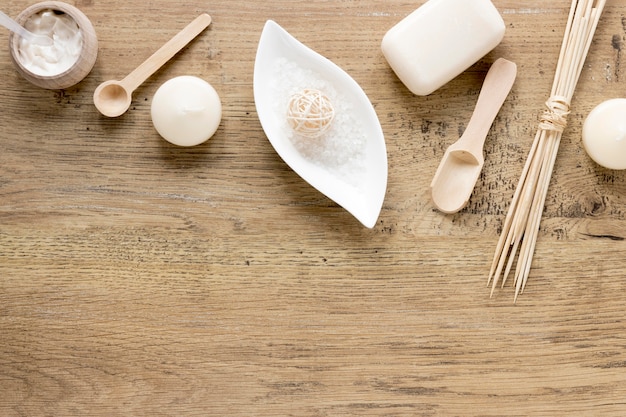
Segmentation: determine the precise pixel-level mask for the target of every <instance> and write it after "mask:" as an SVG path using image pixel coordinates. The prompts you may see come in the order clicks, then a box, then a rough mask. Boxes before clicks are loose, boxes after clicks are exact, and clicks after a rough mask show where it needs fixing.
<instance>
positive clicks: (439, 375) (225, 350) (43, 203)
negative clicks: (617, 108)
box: [0, 0, 626, 417]
mask: <svg viewBox="0 0 626 417" xmlns="http://www.w3.org/2000/svg"><path fill="white" fill-rule="evenodd" d="M422 3H423V1H421V0H419V1H414V2H409V1H385V2H381V1H378V0H361V1H345V0H321V1H301V0H297V1H287V0H276V1H265V2H249V1H240V0H213V1H210V2H206V1H198V0H193V1H186V2H175V1H166V0H154V1H149V2H129V1H121V0H109V1H94V0H77V1H75V2H72V4H75V5H76V6H78V7H79V8H80V9H81V10H82V11H83V12H84V13H85V14H86V15H87V16H88V17H89V18H90V19H91V21H92V22H93V24H94V26H95V27H96V30H97V32H98V38H99V42H100V44H99V46H100V50H99V55H98V60H97V63H96V66H95V67H94V69H93V71H92V72H91V74H90V75H89V76H88V77H87V78H86V79H85V80H84V81H83V82H81V83H80V84H78V85H76V86H74V87H71V88H68V89H66V90H44V89H40V88H38V87H34V86H32V85H30V84H28V83H27V82H26V81H24V80H23V79H22V78H20V76H19V75H18V74H17V72H16V71H15V70H14V68H13V66H12V64H11V63H10V60H9V53H8V49H7V47H6V45H5V46H4V47H2V48H1V49H0V74H1V76H0V128H1V132H2V134H1V137H0V393H1V394H0V415H1V416H3V417H15V416H143V415H145V416H209V415H210V416H435V415H481V416H499V415H502V416H504V415H506V416H529V415H538V416H539V415H586V416H591V415H602V416H609V415H615V416H618V415H625V414H626V313H625V312H624V311H625V309H626V280H625V277H624V272H625V271H626V242H625V239H626V228H625V223H626V173H625V172H623V171H611V170H608V169H603V168H601V167H599V166H598V165H596V164H595V163H593V162H592V161H591V160H590V158H589V157H588V156H587V154H586V153H585V151H584V149H583V147H582V143H581V127H582V123H583V122H584V119H585V117H586V115H587V114H588V113H589V111H591V109H592V108H593V107H595V106H596V105H597V104H599V103H600V102H602V101H604V100H606V99H609V98H614V97H620V96H626V83H625V82H624V78H626V74H625V73H624V71H623V70H625V69H626V57H624V55H623V54H622V52H623V46H624V45H625V42H626V0H614V1H609V2H608V3H609V4H608V5H607V7H606V9H605V12H604V15H603V17H602V19H601V22H600V26H599V28H598V31H597V33H596V37H595V41H594V43H593V45H592V47H591V51H590V54H589V56H588V59H587V63H586V65H585V68H584V71H583V74H582V76H581V79H580V82H579V84H578V88H577V92H576V95H575V96H574V100H573V103H572V114H571V116H570V118H569V122H570V123H569V126H568V128H567V130H566V132H565V134H564V136H563V140H562V142H561V148H560V152H559V157H558V159H557V163H556V166H555V171H554V174H553V178H552V182H551V185H550V189H549V193H548V198H547V201H546V206H545V211H544V215H543V221H542V223H541V230H540V233H539V239H538V243H537V248H536V251H535V258H534V263H533V268H532V271H531V275H530V280H529V283H528V286H527V288H526V291H525V292H524V294H523V295H522V296H521V297H520V298H519V299H518V301H517V303H516V304H514V303H513V288H512V286H511V283H510V282H509V283H507V285H506V286H505V288H503V289H498V290H496V292H495V294H494V296H493V297H492V298H490V297H489V288H488V287H487V274H488V271H489V267H490V263H491V260H492V257H493V253H494V250H495V246H496V243H497V240H498V237H499V233H500V230H501V228H502V225H503V221H504V217H505V215H506V212H507V209H508V206H509V204H510V201H511V198H512V195H513V192H514V190H515V186H516V184H517V180H518V179H519V176H520V173H521V170H522V167H523V164H524V161H525V160H526V156H527V153H528V150H529V149H530V145H531V142H532V139H533V137H534V134H535V131H536V126H537V121H538V116H539V114H540V113H541V111H542V109H543V103H544V101H545V100H546V99H547V98H548V94H549V91H550V87H551V84H552V80H553V77H554V69H555V65H556V61H557V58H558V52H559V48H560V45H561V39H562V35H563V30H564V28H565V23H566V20H567V13H568V10H569V6H570V3H569V1H567V0H555V1H550V2H546V1H543V0H542V1H539V0H529V1H513V0H494V4H495V5H496V7H497V8H498V9H499V11H500V12H501V14H502V16H503V18H504V20H505V22H506V27H507V32H506V35H505V38H504V40H503V42H502V43H501V44H500V45H499V46H498V47H497V48H496V49H495V50H493V51H492V52H491V53H489V54H488V55H487V56H485V57H484V58H483V59H481V60H480V61H479V62H478V63H476V64H475V65H473V66H472V67H471V68H470V69H468V70H467V71H466V72H464V73H463V74H462V75H460V76H459V77H457V78H456V79H454V80H453V81H451V82H450V83H449V84H447V85H446V86H444V87H443V88H441V89H440V90H438V91H436V92H435V93H433V94H432V95H430V96H427V97H418V96H414V95H412V94H411V93H410V92H408V90H407V89H406V88H405V87H404V85H403V84H402V83H401V82H400V81H399V80H398V79H397V78H396V77H395V75H394V74H393V72H392V71H391V69H390V68H389V66H388V65H387V63H386V61H385V59H384V57H383V56H382V53H381V51H380V42H381V39H382V36H383V35H384V33H385V32H386V31H387V30H388V29H389V28H390V27H391V26H393V25H394V24H395V23H397V22H398V21H399V20H401V19H402V18H403V17H404V16H406V15H407V14H408V13H410V12H411V11H413V10H414V9H415V8H417V7H418V6H419V5H421V4H422ZM29 4H31V3H30V2H28V1H23V0H7V1H5V2H4V3H3V6H2V9H3V10H4V11H5V12H6V13H8V14H9V15H11V16H16V15H17V14H18V13H19V12H20V11H21V10H23V9H24V8H26V7H27V6H28V5H29ZM204 11H206V12H208V13H209V14H211V16H212V17H213V23H212V25H211V27H210V28H209V29H208V30H207V31H205V32H203V33H202V34H201V35H200V36H199V37H198V38H197V39H196V40H195V41H193V42H192V43H191V44H190V45H189V46H188V47H187V48H185V49H184V50H183V51H182V52H181V53H180V54H179V55H177V56H176V57H175V59H174V60H172V61H171V62H170V63H168V64H167V65H166V66H165V67H164V68H162V69H161V70H160V71H159V72H157V73H156V74H155V75H154V76H153V77H151V78H150V79H149V80H148V81H147V82H146V83H145V84H143V85H142V86H141V87H140V88H139V89H138V90H137V91H136V92H135V94H134V99H133V103H132V107H131V109H130V111H129V112H128V113H126V114H125V115H123V116H122V117H120V118H116V119H109V118H106V117H103V116H101V115H100V114H99V113H98V112H97V110H96V109H95V107H94V106H93V103H92V94H93V91H94V90H95V88H96V87H97V86H98V85H99V84H100V83H101V82H102V81H104V80H108V79H120V78H121V77H123V76H124V75H126V74H127V73H128V72H130V71H131V70H132V69H133V68H134V67H135V66H136V65H138V64H139V63H140V62H142V61H143V60H144V59H145V58H147V57H148V56H149V55H150V54H151V53H152V52H154V51H155V50H156V49H157V48H159V47H160V46H161V45H162V44H163V43H165V42H166V41H167V40H168V39H169V38H170V37H171V36H173V34H174V33H176V32H177V31H178V30H179V29H181V28H182V27H184V26H185V25H186V24H187V23H188V22H189V21H191V20H192V19H193V18H194V17H196V16H197V15H198V14H199V13H201V12H204ZM267 19H273V20H275V21H276V22H278V23H279V24H280V25H281V26H283V27H284V28H285V29H286V30H288V31H289V32H290V33H291V34H293V35H294V36H295V37H296V38H298V39H299V40H300V41H302V42H303V43H304V44H306V45H307V46H309V47H311V48H312V49H314V50H316V51H317V52H319V53H321V54H322V55H325V56H326V57H328V58H329V59H331V60H332V61H334V62H335V63H336V64H338V65H339V66H341V67H342V68H343V69H344V70H346V72H348V73H349V74H350V75H351V76H352V77H353V78H354V79H355V80H356V81H357V82H358V83H359V84H360V85H361V86H362V87H363V89H364V90H365V92H366V93H367V94H368V96H369V98H370V100H371V102H372V103H373V105H374V107H375V108H376V111H377V113H378V116H379V119H380V123H381V125H382V128H383V130H384V132H385V137H386V145H387V152H388V160H389V181H388V188H387V194H386V197H385V202H384V205H383V209H382V212H381V214H380V217H379V219H378V222H377V224H376V226H375V227H374V228H373V229H368V228H366V227H364V226H362V225H361V224H360V223H359V222H358V221H357V220H356V219H355V218H353V217H352V216H351V215H350V214H349V213H347V212H346V211H345V210H343V209H342V208H341V207H339V206H337V205H336V204H335V203H333V202H332V201H331V200H329V199H327V198H326V197H324V196H323V195H322V194H320V193H319V192H318V191H316V190H315V189H313V188H312V187H311V186H309V185H308V184H307V183H306V182H305V181H303V180H302V179H301V178H300V177H299V176H298V175H297V174H295V173H294V172H293V171H292V170H291V169H290V168H289V167H288V166H287V165H286V164H285V163H284V162H283V161H282V160H281V159H280V157H279V156H278V155H277V154H276V152H275V151H274V149H273V148H272V146H271V144H270V143H269V141H268V140H267V138H266V136H265V134H264V132H263V130H262V128H261V125H260V122H259V120H258V117H257V113H256V109H255V103H254V99H253V90H252V74H253V68H254V59H255V53H256V48H257V46H258V40H259V36H260V33H261V30H262V28H263V25H264V23H265V21H266V20H267ZM2 36H4V37H5V39H6V38H8V33H7V32H6V31H4V32H3V33H2ZM442 52H443V51H442ZM499 57H504V58H507V59H509V60H512V61H514V62H516V63H517V64H518V79H517V81H516V83H515V86H514V87H513V90H512V92H511V94H510V96H509V97H508V99H507V101H506V102H505V104H504V106H503V108H502V110H501V112H500V114H499V116H498V117H497V119H496V121H495V123H494V125H493V127H492V129H491V131H490V135H489V137H488V138H487V142H486V145H485V150H486V163H485V166H484V170H483V173H482V175H481V177H480V179H479V182H478V183H477V185H476V188H475V190H474V193H473V195H472V198H471V201H470V204H469V206H468V207H467V208H466V209H464V210H463V211H461V212H459V213H457V214H455V215H444V214H441V213H440V212H438V211H437V210H436V209H435V208H434V207H433V204H432V203H431V201H430V193H429V184H430V181H431V179H432V176H433V174H434V172H435V169H436V167H437V165H438V164H439V161H440V159H441V156H442V155H443V152H444V150H445V149H446V147H447V146H448V145H450V144H451V143H453V142H454V141H455V140H456V139H457V138H458V136H459V134H460V133H461V132H462V131H463V130H464V128H465V126H466V125H467V122H468V120H469V117H470V115H471V112H472V110H473V107H474V104H475V102H476V99H477V96H478V93H479V90H480V87H481V85H482V81H483V79H484V76H485V73H486V71H487V70H488V68H489V66H490V64H491V63H492V62H493V61H495V59H497V58H499ZM177 75H196V76H199V77H201V78H204V79H205V80H207V81H208V82H210V83H211V84H212V85H213V86H214V87H215V88H216V90H217V91H218V93H219V94H220V96H221V99H222V102H223V118H222V122H221V125H220V127H219V129H218V131H217V133H216V134H215V136H214V137H213V138H212V139H211V140H210V141H208V142H207V143H205V144H203V145H201V146H197V147H192V148H180V147H176V146H173V145H170V144H168V143H167V142H165V141H164V140H163V139H161V138H160V137H159V136H158V134H157V133H156V131H155V130H154V128H153V126H152V123H151V119H150V104H151V100H152V97H153V95H154V93H155V91H156V89H157V88H158V87H159V86H160V85H161V84H162V83H163V82H165V81H166V80H168V79H170V78H172V77H174V76H177Z"/></svg>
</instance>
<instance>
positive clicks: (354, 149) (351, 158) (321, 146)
mask: <svg viewBox="0 0 626 417" xmlns="http://www.w3.org/2000/svg"><path fill="white" fill-rule="evenodd" d="M272 75H273V76H272V78H271V84H270V88H271V91H272V96H273V97H275V98H276V99H275V101H274V108H273V111H274V113H275V114H276V119H277V121H278V123H279V125H280V128H281V130H282V132H283V133H284V135H285V136H286V137H287V138H288V139H289V141H290V142H291V143H292V144H293V146H294V147H295V148H296V150H297V151H298V152H299V153H300V155H302V157H303V158H305V159H306V160H308V161H309V162H311V163H313V164H315V165H317V166H319V167H321V168H323V169H325V170H327V171H328V172H329V173H331V174H332V175H334V176H335V177H337V178H339V179H341V180H343V181H344V182H346V183H348V184H350V185H353V186H358V185H360V178H362V177H363V175H362V174H363V171H364V170H365V163H364V161H365V145H366V141H367V136H366V134H365V130H364V128H363V126H362V123H361V122H360V121H359V119H358V117H357V116H356V114H355V112H354V108H353V105H352V104H351V102H350V100H349V98H348V97H347V96H346V95H345V94H343V93H342V92H341V91H338V90H337V89H336V88H335V87H334V86H333V85H332V83H330V82H329V81H328V80H326V79H324V78H323V77H322V76H321V75H320V74H318V73H316V72H315V71H313V70H310V69H308V68H303V67H301V66H300V65H298V64H297V63H296V62H294V61H291V60H288V59H287V58H279V59H277V60H276V63H275V65H274V71H273V74H272ZM306 89H315V90H319V91H321V92H323V93H324V95H325V96H326V97H328V99H329V100H330V102H331V103H332V105H333V107H334V111H335V116H334V119H333V121H332V124H331V126H330V127H329V128H328V130H327V131H325V132H324V133H323V134H322V135H320V136H319V137H315V138H311V137H306V136H303V135H300V134H298V133H297V132H296V131H294V129H293V128H292V127H291V126H290V124H289V122H288V119H287V113H288V109H289V102H290V100H291V98H292V97H293V96H294V95H295V94H299V93H301V92H302V91H304V90H306Z"/></svg>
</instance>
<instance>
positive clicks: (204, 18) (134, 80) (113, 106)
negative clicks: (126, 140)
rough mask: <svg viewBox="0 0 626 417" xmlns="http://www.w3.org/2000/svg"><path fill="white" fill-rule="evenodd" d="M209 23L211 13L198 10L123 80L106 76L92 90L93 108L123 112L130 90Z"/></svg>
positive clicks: (108, 112)
mask: <svg viewBox="0 0 626 417" xmlns="http://www.w3.org/2000/svg"><path fill="white" fill-rule="evenodd" d="M210 24H211V16H209V15H208V14H206V13H203V14H201V15H200V16H198V17H196V18H195V19H194V20H193V21H192V22H191V23H189V24H188V25H187V26H186V27H185V28H184V29H183V30H181V31H180V32H178V33H177V34H176V35H175V36H174V37H173V38H172V39H170V40H169V41H168V42H167V43H166V44H165V45H163V46H162V47H161V48H160V49H159V50H158V51H156V52H155V53H154V54H152V56H150V58H148V59H147V60H145V61H144V62H143V64H141V65H139V66H138V67H137V68H136V69H135V70H134V71H133V72H131V73H130V74H128V75H127V76H126V77H125V78H124V79H123V80H121V81H117V80H109V81H105V82H103V83H102V84H100V85H99V86H98V88H96V91H95V92H94V94H93V102H94V104H95V105H96V108H97V109H98V110H99V111H100V113H102V114H103V115H105V116H108V117H117V116H121V115H122V114H124V113H125V112H126V110H128V108H129V107H130V104H131V102H132V93H133V91H135V89H136V88H137V87H139V86H140V85H141V84H142V83H143V82H144V81H145V80H146V79H148V77H150V76H151V75H152V74H154V73H155V72H156V71H157V70H158V69H159V68H161V66H162V65H163V64H165V63H166V62H167V61H169V60H170V59H172V57H174V55H176V54H177V53H178V51H180V50H181V49H183V47H184V46H185V45H187V44H188V43H189V42H191V40H193V39H194V38H195V37H196V36H198V35H199V34H200V33H201V32H202V31H203V30H204V29H206V28H207V27H208V26H209V25H210Z"/></svg>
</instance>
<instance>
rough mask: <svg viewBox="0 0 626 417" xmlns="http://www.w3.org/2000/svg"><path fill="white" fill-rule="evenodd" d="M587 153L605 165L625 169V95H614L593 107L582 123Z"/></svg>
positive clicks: (610, 167)
mask: <svg viewBox="0 0 626 417" xmlns="http://www.w3.org/2000/svg"><path fill="white" fill-rule="evenodd" d="M583 145H584V147H585V150H586V151H587V154H589V156H590V157H591V159H593V160H594V161H595V162H596V163H598V164H599V165H602V166H603V167H605V168H609V169H626V99H624V98H615V99H611V100H607V101H605V102H603V103H600V104H599V105H598V106H597V107H596V108H594V109H593V110H592V111H591V112H590V113H589V115H588V116H587V119H586V120H585V123H584V125H583Z"/></svg>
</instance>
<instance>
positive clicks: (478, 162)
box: [430, 58, 517, 213]
mask: <svg viewBox="0 0 626 417" xmlns="http://www.w3.org/2000/svg"><path fill="white" fill-rule="evenodd" d="M516 75H517V65H515V64H514V63H513V62H511V61H507V60H506V59H503V58H500V59H498V60H497V61H496V62H494V63H493V65H492V66H491V68H490V69H489V72H487V76H486V77H485V82H484V83H483V87H482V89H481V90H480V94H479V95H478V101H477V102H476V108H475V109H474V113H473V114H472V117H471V118H470V121H469V123H468V124H467V128H466V129H465V132H463V135H461V138H460V139H459V140H458V141H456V142H455V143H453V144H452V145H450V146H449V147H448V149H447V150H446V152H445V154H444V155H443V158H442V160H441V163H440V164H439V167H438V168H437V172H436V173H435V176H434V177H433V180H432V182H431V184H430V190H431V195H432V199H433V202H434V203H435V206H436V207H437V208H438V209H439V210H440V211H442V212H444V213H456V212H457V211H459V210H461V209H462V208H463V207H465V206H466V205H467V203H468V201H469V198H470V195H471V194H472V191H473V190H474V186H475V185H476V181H477V180H478V177H479V176H480V172H481V171H482V169H483V164H484V162H485V159H484V157H483V145H484V144H485V139H486V137H487V133H489V129H490V128H491V125H492V124H493V121H494V120H495V118H496V116H497V115H498V112H499V111H500V108H501V107H502V104H503V103H504V100H505V99H506V97H507V96H508V94H509V92H510V91H511V88H512V87H513V82H514V81H515V77H516Z"/></svg>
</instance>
